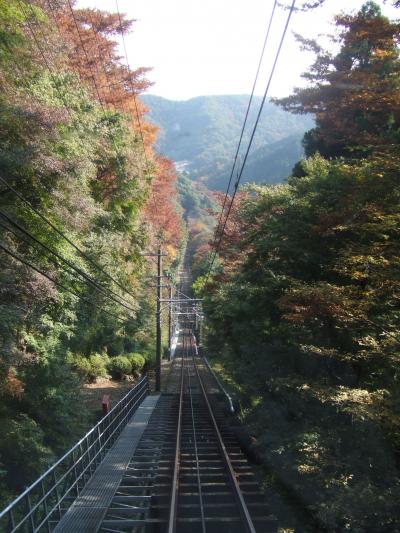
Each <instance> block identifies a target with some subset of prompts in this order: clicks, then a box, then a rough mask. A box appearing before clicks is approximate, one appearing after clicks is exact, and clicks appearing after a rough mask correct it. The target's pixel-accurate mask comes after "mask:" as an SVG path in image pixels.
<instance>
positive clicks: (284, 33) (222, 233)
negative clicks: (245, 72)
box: [205, 0, 296, 284]
mask: <svg viewBox="0 0 400 533" xmlns="http://www.w3.org/2000/svg"><path fill="white" fill-rule="evenodd" d="M295 3H296V0H293V1H292V5H291V7H290V11H289V14H288V16H287V19H286V23H285V27H284V30H283V33H282V36H281V39H280V42H279V46H278V49H277V52H276V54H275V59H274V62H273V65H272V69H271V72H270V76H269V79H268V83H267V86H266V88H265V91H264V95H263V98H262V101H261V104H260V108H259V111H258V114H257V118H256V121H255V124H254V127H253V130H252V133H251V136H250V140H249V143H248V145H247V150H246V153H245V156H244V159H243V163H242V166H241V168H240V171H239V174H238V178H237V180H236V183H235V187H234V192H233V195H232V199H231V202H230V204H229V208H228V212H227V214H226V217H225V221H224V224H223V226H222V230H221V232H220V236H219V240H218V243H217V245H216V247H215V250H214V252H213V257H212V260H211V264H210V266H209V268H208V272H207V275H206V279H205V284H206V283H207V281H208V278H209V277H210V274H211V270H212V267H213V265H214V262H215V259H216V256H217V253H218V250H219V248H220V246H221V243H222V238H223V236H224V231H225V227H226V224H227V221H228V218H229V215H230V212H231V209H232V206H233V202H234V200H235V197H236V193H237V191H238V187H239V183H240V180H241V178H242V175H243V171H244V167H245V165H246V161H247V158H248V156H249V152H250V148H251V146H252V144H253V140H254V135H255V133H256V130H257V126H258V123H259V120H260V117H261V113H262V110H263V108H264V104H265V100H266V98H267V94H268V91H269V88H270V85H271V81H272V77H273V75H274V72H275V68H276V65H277V62H278V58H279V55H280V52H281V49H282V45H283V41H284V39H285V36H286V32H287V29H288V26H289V22H290V19H291V16H292V13H293V11H294V5H295Z"/></svg>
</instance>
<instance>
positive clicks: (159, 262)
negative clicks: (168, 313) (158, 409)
mask: <svg viewBox="0 0 400 533" xmlns="http://www.w3.org/2000/svg"><path fill="white" fill-rule="evenodd" d="M161 268H162V254H161V246H159V248H158V253H157V312H156V330H157V331H156V336H157V341H156V391H157V392H159V391H160V390H161Z"/></svg>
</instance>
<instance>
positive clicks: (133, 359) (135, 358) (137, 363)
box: [127, 353, 146, 373]
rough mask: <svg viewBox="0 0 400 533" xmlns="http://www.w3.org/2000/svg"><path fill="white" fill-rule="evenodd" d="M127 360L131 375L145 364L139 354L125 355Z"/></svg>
mask: <svg viewBox="0 0 400 533" xmlns="http://www.w3.org/2000/svg"><path fill="white" fill-rule="evenodd" d="M127 358H128V359H129V362H130V363H131V366H132V373H134V372H140V371H141V370H142V369H143V367H144V365H145V363H146V360H145V358H144V357H143V355H141V354H140V353H130V354H128V355H127Z"/></svg>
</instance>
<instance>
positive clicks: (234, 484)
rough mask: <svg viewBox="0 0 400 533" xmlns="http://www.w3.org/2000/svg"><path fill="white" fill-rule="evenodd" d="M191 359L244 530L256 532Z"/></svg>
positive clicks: (197, 372)
mask: <svg viewBox="0 0 400 533" xmlns="http://www.w3.org/2000/svg"><path fill="white" fill-rule="evenodd" d="M190 344H191V345H192V344H193V339H192V338H191V339H190ZM192 359H193V365H194V368H195V371H196V375H197V379H198V381H199V385H200V389H201V391H202V394H203V398H204V401H205V403H206V405H207V409H208V413H209V415H210V418H211V421H212V424H213V426H214V431H215V434H216V436H217V441H218V447H219V449H220V450H221V454H222V456H223V458H224V462H225V466H226V469H227V472H228V476H229V480H230V482H231V486H232V488H233V492H234V495H235V498H236V501H237V503H238V507H239V511H240V514H241V516H242V520H243V523H244V525H245V528H246V529H245V531H246V532H248V533H257V532H256V529H255V527H254V524H253V521H252V519H251V516H250V513H249V510H248V508H247V505H246V502H245V501H244V497H243V494H242V491H241V489H240V487H239V483H238V481H237V479H236V474H235V471H234V470H233V467H232V464H231V461H230V459H229V455H228V452H227V450H226V447H225V444H224V442H223V440H222V435H221V433H220V431H219V428H218V424H217V421H216V419H215V416H214V413H213V410H212V407H211V405H210V402H209V400H208V397H207V393H206V390H205V388H204V384H203V380H202V379H201V376H200V373H199V369H198V368H197V364H196V360H195V358H194V356H193V352H192Z"/></svg>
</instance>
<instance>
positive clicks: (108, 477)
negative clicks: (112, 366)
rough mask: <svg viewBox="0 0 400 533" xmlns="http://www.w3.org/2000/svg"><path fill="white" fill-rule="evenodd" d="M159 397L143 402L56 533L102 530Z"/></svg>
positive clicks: (89, 532)
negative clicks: (100, 527)
mask: <svg viewBox="0 0 400 533" xmlns="http://www.w3.org/2000/svg"><path fill="white" fill-rule="evenodd" d="M159 397H160V396H159V395H156V396H148V397H147V398H146V399H145V400H144V401H143V403H142V405H141V406H140V407H139V408H138V410H137V411H136V413H135V415H134V416H133V418H132V419H131V421H130V422H128V424H127V426H126V427H125V429H124V430H123V431H122V433H121V435H120V437H119V439H118V441H117V442H116V444H115V445H114V447H113V448H111V450H110V451H109V452H108V453H107V455H106V456H105V457H104V459H103V461H102V463H101V465H100V466H99V467H98V468H97V470H96V472H95V473H94V475H93V477H92V478H91V480H90V481H89V483H88V484H87V485H86V487H85V489H84V490H83V491H82V493H81V495H80V496H79V498H77V500H75V502H74V503H73V505H72V506H71V507H70V509H69V510H68V511H67V513H66V514H65V515H64V517H63V518H62V519H61V521H60V522H59V524H58V526H57V527H56V528H55V529H54V532H55V533H72V532H79V533H93V532H94V531H97V530H98V527H99V526H100V523H101V521H102V519H103V517H104V515H105V513H106V511H107V509H108V507H109V505H110V503H111V500H112V499H113V497H114V494H115V492H116V490H117V487H118V485H119V483H120V481H121V479H122V477H123V475H124V473H125V471H126V468H127V466H128V463H129V460H130V459H131V457H132V455H133V454H134V453H135V450H136V446H137V444H138V443H139V441H140V438H141V437H142V434H143V432H144V430H145V429H146V427H147V423H148V421H149V418H150V416H151V414H152V412H153V410H154V408H155V406H156V405H157V402H158V399H159Z"/></svg>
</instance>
